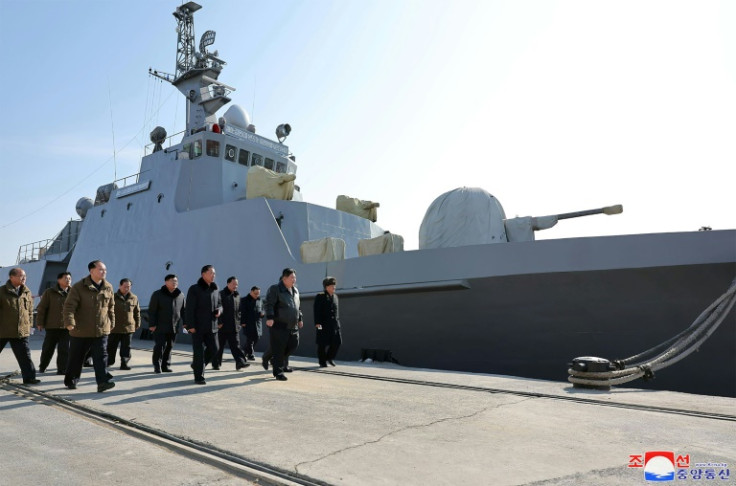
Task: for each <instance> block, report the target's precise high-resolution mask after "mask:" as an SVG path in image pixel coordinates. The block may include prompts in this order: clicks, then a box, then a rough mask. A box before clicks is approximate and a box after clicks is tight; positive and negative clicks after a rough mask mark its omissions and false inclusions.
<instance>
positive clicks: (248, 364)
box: [235, 362, 250, 370]
mask: <svg viewBox="0 0 736 486" xmlns="http://www.w3.org/2000/svg"><path fill="white" fill-rule="evenodd" d="M248 366H250V363H247V362H243V363H241V364H239V365H235V369H236V370H242V369H243V368H247V367H248Z"/></svg>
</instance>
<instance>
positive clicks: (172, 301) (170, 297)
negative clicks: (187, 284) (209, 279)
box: [148, 285, 185, 334]
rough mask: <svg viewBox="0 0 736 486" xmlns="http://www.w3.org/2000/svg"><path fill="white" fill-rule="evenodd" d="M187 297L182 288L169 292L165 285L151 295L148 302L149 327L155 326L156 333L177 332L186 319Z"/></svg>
mask: <svg viewBox="0 0 736 486" xmlns="http://www.w3.org/2000/svg"><path fill="white" fill-rule="evenodd" d="M184 302H185V297H184V294H183V293H182V291H181V290H179V289H178V288H177V289H174V291H173V292H169V289H168V287H166V285H163V286H162V287H161V288H160V289H158V290H156V291H155V292H154V293H153V294H152V295H151V301H150V302H149V303H148V327H155V328H156V330H155V331H153V332H155V333H156V334H159V333H161V334H166V333H169V334H170V333H177V332H179V329H181V326H182V321H183V320H184Z"/></svg>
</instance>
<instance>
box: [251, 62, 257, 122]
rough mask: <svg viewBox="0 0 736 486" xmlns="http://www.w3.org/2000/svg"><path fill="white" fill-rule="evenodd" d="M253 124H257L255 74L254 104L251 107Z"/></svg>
mask: <svg viewBox="0 0 736 486" xmlns="http://www.w3.org/2000/svg"><path fill="white" fill-rule="evenodd" d="M250 119H251V123H255V122H256V75H255V74H253V104H252V105H251V107H250Z"/></svg>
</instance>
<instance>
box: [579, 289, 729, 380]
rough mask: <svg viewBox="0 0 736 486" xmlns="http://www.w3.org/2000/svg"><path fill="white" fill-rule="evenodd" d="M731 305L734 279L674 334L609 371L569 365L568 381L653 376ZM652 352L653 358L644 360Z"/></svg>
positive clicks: (696, 343)
mask: <svg viewBox="0 0 736 486" xmlns="http://www.w3.org/2000/svg"><path fill="white" fill-rule="evenodd" d="M734 304H736V279H734V280H733V281H732V282H731V285H730V287H729V288H728V290H726V292H725V293H724V294H723V295H721V296H720V297H719V298H718V299H716V300H715V301H714V302H713V303H712V304H711V305H709V306H708V307H707V308H706V309H705V310H704V311H703V312H701V313H700V315H699V316H698V317H697V318H696V319H695V321H693V323H692V324H691V325H690V326H689V327H688V328H687V329H685V330H684V331H682V332H680V333H678V334H677V335H676V336H674V337H672V338H670V339H668V340H667V341H665V342H663V343H661V344H658V345H657V346H654V347H653V348H650V349H648V350H646V351H644V352H642V353H639V354H637V355H634V356H631V357H629V358H626V359H621V360H614V361H612V365H611V367H612V370H611V371H581V370H575V369H573V368H572V367H571V368H569V369H568V370H567V373H568V374H569V376H568V378H567V380H568V381H569V382H570V383H573V384H575V385H583V386H593V387H610V386H612V385H621V384H623V383H628V382H630V381H633V380H636V379H638V378H642V377H644V378H653V377H654V372H655V371H657V370H661V369H663V368H666V367H668V366H671V365H673V364H675V363H677V362H678V361H680V360H682V359H684V358H686V357H687V356H688V355H689V354H690V353H692V352H693V351H696V350H697V349H698V348H699V347H700V346H701V345H702V344H703V343H704V342H705V341H706V340H707V339H708V338H709V337H710V336H711V335H712V334H713V333H714V332H715V331H716V329H718V326H720V325H721V323H722V322H723V320H724V319H725V318H726V316H727V315H728V313H729V312H730V311H731V309H732V308H733V306H734ZM663 350H664V351H663ZM656 353H658V354H656ZM655 354H656V356H655V357H654V358H652V359H648V360H647V359H645V358H647V357H649V356H652V355H655ZM614 368H615V369H614Z"/></svg>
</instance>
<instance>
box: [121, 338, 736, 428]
mask: <svg viewBox="0 0 736 486" xmlns="http://www.w3.org/2000/svg"><path fill="white" fill-rule="evenodd" d="M131 349H136V350H138V351H148V352H152V350H151V349H146V348H138V347H135V348H134V347H131ZM171 354H173V355H175V356H186V357H191V356H192V353H183V352H181V351H172V352H171ZM293 368H294V370H298V371H307V372H309V373H322V374H328V375H335V376H344V377H347V378H360V379H364V380H373V381H386V382H391V383H404V384H407V385H417V386H430V387H434V388H448V389H452V390H464V391H474V392H481V393H502V394H506V395H515V396H520V397H527V398H545V399H549V400H560V401H565V402H573V403H581V404H585V405H599V406H603V407H613V408H624V409H629V410H640V411H645V412H659V413H667V414H673V415H687V416H690V417H699V418H706V419H711V420H725V421H727V422H736V415H733V414H725V413H714V412H701V411H699V410H687V409H681V408H671V407H657V406H653V405H636V404H632V403H614V402H610V401H607V400H599V399H595V398H583V397H574V396H564V395H552V394H549V393H535V392H524V391H517V390H507V389H504V388H491V387H482V386H470V385H457V384H452V383H441V382H437V381H427V380H409V379H406V378H392V377H384V376H373V375H364V374H360V373H350V372H347V371H335V370H329V369H327V370H326V369H324V368H317V369H315V368H299V367H296V366H294V367H293Z"/></svg>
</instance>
